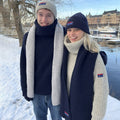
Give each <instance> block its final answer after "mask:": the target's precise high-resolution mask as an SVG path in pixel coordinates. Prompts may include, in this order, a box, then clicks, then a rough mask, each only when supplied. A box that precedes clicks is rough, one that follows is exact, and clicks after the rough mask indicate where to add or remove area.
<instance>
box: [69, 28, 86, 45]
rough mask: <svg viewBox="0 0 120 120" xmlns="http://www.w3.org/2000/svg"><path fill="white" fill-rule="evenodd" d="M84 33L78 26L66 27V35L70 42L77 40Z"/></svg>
mask: <svg viewBox="0 0 120 120" xmlns="http://www.w3.org/2000/svg"><path fill="white" fill-rule="evenodd" d="M83 35H84V32H83V31H82V30H80V29H78V28H69V29H67V36H68V38H69V40H70V41H71V43H72V42H76V41H79V40H80V39H81V38H82V37H83Z"/></svg>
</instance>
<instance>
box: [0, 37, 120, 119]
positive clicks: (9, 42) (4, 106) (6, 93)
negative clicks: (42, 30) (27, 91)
mask: <svg viewBox="0 0 120 120" xmlns="http://www.w3.org/2000/svg"><path fill="white" fill-rule="evenodd" d="M20 51H21V48H20V47H19V42H18V39H14V38H10V37H6V36H3V35H0V120H35V116H34V113H33V106H32V103H31V102H27V101H26V100H25V99H24V98H23V96H22V92H21V86H20V72H19V69H20V68H19V65H20ZM47 117H48V120H51V116H50V114H49V111H48V116H47ZM63 120H64V119H63ZM103 120H120V101H118V100H117V99H115V98H113V97H111V96H108V103H107V110H106V115H105V117H104V119H103Z"/></svg>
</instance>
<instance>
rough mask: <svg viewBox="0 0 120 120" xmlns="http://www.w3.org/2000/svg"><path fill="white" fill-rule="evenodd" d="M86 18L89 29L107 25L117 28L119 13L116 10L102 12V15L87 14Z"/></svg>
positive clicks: (119, 18)
mask: <svg viewBox="0 0 120 120" xmlns="http://www.w3.org/2000/svg"><path fill="white" fill-rule="evenodd" d="M86 17H87V20H88V24H89V27H90V28H97V26H99V27H102V26H107V25H109V26H111V27H115V28H117V27H118V26H119V25H120V11H117V10H111V11H104V13H103V14H102V15H94V16H92V15H91V14H90V13H89V14H88V15H87V16H86Z"/></svg>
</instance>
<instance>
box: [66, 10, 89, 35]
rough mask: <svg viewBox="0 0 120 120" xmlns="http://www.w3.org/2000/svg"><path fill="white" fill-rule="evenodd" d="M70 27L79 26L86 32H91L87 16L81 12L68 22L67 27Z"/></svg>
mask: <svg viewBox="0 0 120 120" xmlns="http://www.w3.org/2000/svg"><path fill="white" fill-rule="evenodd" d="M69 28H79V29H81V30H82V31H84V32H85V33H88V34H90V32H89V26H88V21H87V18H86V17H85V16H84V15H83V14H82V13H80V12H79V13H76V14H74V15H73V16H71V17H70V18H69V20H68V21H67V24H66V29H69Z"/></svg>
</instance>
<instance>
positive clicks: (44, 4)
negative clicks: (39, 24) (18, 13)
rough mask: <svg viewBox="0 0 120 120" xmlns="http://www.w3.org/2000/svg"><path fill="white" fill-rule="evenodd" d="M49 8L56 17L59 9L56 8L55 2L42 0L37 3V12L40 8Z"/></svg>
mask: <svg viewBox="0 0 120 120" xmlns="http://www.w3.org/2000/svg"><path fill="white" fill-rule="evenodd" d="M44 8H45V9H48V10H50V11H51V12H52V13H53V15H54V17H55V18H56V17H57V10H56V6H55V4H54V3H53V2H51V1H49V0H41V1H40V2H39V3H38V4H37V5H36V13H37V11H38V10H40V9H44Z"/></svg>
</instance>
